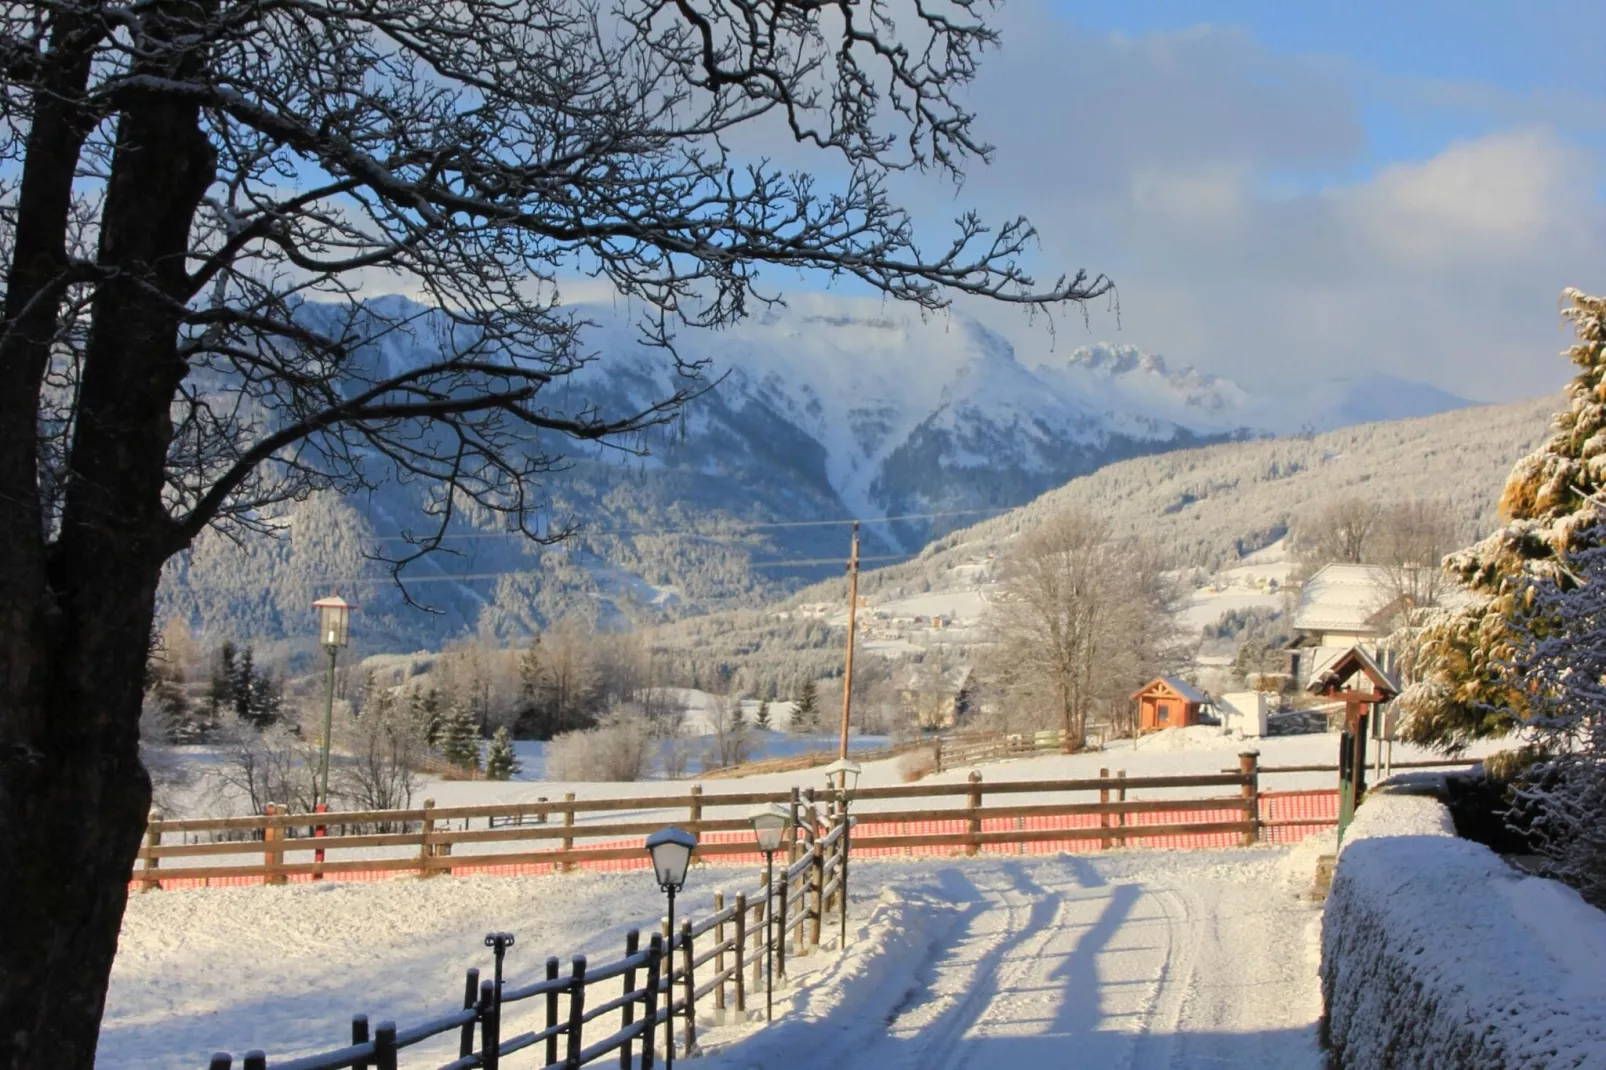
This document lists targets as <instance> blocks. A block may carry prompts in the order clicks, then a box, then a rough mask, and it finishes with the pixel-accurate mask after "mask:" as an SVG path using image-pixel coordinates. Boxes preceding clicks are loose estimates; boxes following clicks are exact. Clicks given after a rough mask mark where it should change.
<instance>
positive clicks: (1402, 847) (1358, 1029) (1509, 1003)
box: [1322, 790, 1606, 1070]
mask: <svg viewBox="0 0 1606 1070" xmlns="http://www.w3.org/2000/svg"><path fill="white" fill-rule="evenodd" d="M1322 996H1323V998H1324V1000H1325V1003H1326V1008H1327V1018H1326V1021H1325V1030H1324V1031H1325V1035H1326V1040H1327V1042H1328V1043H1329V1045H1330V1046H1331V1049H1332V1051H1333V1054H1334V1056H1335V1058H1336V1062H1337V1065H1338V1066H1339V1067H1341V1068H1355V1070H1360V1068H1366V1070H1373V1068H1387V1067H1402V1068H1403V1067H1459V1068H1464V1070H1477V1068H1484V1067H1488V1068H1491V1070H1503V1068H1510V1067H1547V1068H1549V1067H1606V913H1602V912H1601V911H1599V910H1597V909H1595V908H1594V907H1592V906H1590V905H1589V904H1587V903H1585V902H1584V901H1583V900H1582V899H1581V898H1579V896H1578V894H1577V893H1576V892H1574V891H1573V890H1572V889H1570V888H1568V887H1566V886H1564V885H1562V884H1558V883H1557V882H1555V881H1550V880H1542V879H1540V878H1537V877H1525V876H1522V875H1521V874H1519V873H1517V872H1516V871H1514V870H1512V869H1511V868H1510V867H1509V866H1508V865H1507V864H1506V863H1505V862H1504V861H1502V860H1501V859H1500V858H1499V856H1497V855H1496V854H1494V852H1492V851H1490V850H1489V849H1488V848H1486V847H1484V846H1482V845H1481V844H1477V843H1472V842H1470V841H1468V840H1462V839H1459V838H1457V837H1456V835H1455V831H1454V828H1453V826H1452V825H1451V822H1450V816H1449V812H1448V811H1447V810H1446V809H1445V808H1444V806H1443V804H1442V803H1440V802H1439V801H1438V800H1437V799H1435V798H1431V797H1427V796H1420V795H1406V794H1390V793H1388V792H1387V791H1386V790H1385V791H1382V792H1374V793H1373V794H1372V795H1371V796H1370V797H1369V798H1368V799H1367V801H1366V803H1365V805H1363V806H1362V807H1361V809H1360V811H1359V813H1358V814H1357V815H1356V818H1355V823H1354V824H1353V825H1351V826H1350V830H1349V832H1348V833H1347V834H1346V835H1345V838H1344V847H1343V850H1342V851H1341V852H1340V854H1339V858H1338V868H1337V870H1336V872H1335V874H1334V877H1333V886H1332V890H1331V892H1330V894H1329V896H1328V900H1327V910H1326V916H1325V918H1324V920H1323V924H1322Z"/></svg>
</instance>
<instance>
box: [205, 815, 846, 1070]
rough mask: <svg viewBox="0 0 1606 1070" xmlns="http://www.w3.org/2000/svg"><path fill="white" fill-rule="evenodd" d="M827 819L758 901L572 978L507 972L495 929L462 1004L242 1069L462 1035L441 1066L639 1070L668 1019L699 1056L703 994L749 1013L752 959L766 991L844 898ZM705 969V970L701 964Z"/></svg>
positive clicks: (637, 940) (246, 1060) (229, 1063)
mask: <svg viewBox="0 0 1606 1070" xmlns="http://www.w3.org/2000/svg"><path fill="white" fill-rule="evenodd" d="M817 817H818V815H817V814H813V815H810V818H809V820H807V821H806V822H805V824H803V825H802V826H801V827H800V829H801V834H798V835H793V836H792V837H791V839H790V842H789V843H788V845H787V849H786V857H787V860H788V861H787V864H786V865H785V866H783V867H782V868H781V870H780V871H779V873H778V874H777V876H778V879H777V881H776V883H775V885H774V886H773V887H766V886H765V885H764V884H763V883H762V882H761V883H760V885H759V887H758V888H757V889H755V890H754V892H753V894H752V896H751V898H750V897H749V895H748V893H746V892H742V893H738V894H737V895H736V897H735V899H734V900H733V901H732V902H731V903H730V905H728V906H727V905H726V904H725V897H724V893H723V892H717V893H715V896H714V911H713V913H711V914H709V915H708V916H706V917H703V918H687V919H685V920H683V921H682V922H681V923H680V926H679V929H678V931H676V932H673V933H671V932H670V931H669V921H668V919H667V918H666V919H665V920H664V922H663V931H662V932H659V933H653V934H652V935H651V937H650V938H649V940H648V943H647V946H646V947H642V946H641V934H640V931H639V930H634V929H633V930H631V931H630V932H629V933H628V934H627V935H626V937H625V949H624V954H623V955H622V956H621V957H620V958H618V959H615V960H613V961H612V962H608V963H605V964H603V965H601V966H592V965H590V964H589V963H588V962H587V959H586V956H584V955H575V956H573V957H572V958H571V959H570V963H569V973H568V975H567V976H562V975H561V966H562V963H561V960H560V959H558V958H557V957H556V956H554V957H551V958H548V959H547V960H546V971H545V977H544V978H541V979H538V980H535V981H530V982H526V983H524V984H520V985H511V986H510V985H508V984H507V983H506V982H504V981H503V980H502V966H503V956H504V954H505V953H506V951H507V949H508V948H510V947H512V946H514V943H515V941H514V939H513V937H512V936H511V935H510V934H506V933H492V934H489V935H487V936H486V938H485V942H486V945H487V946H489V947H493V948H494V955H495V969H494V975H493V977H492V978H489V979H482V978H481V977H480V971H479V970H478V969H470V970H469V971H468V972H467V974H466V976H465V978H464V984H463V1003H462V1008H461V1009H460V1010H456V1011H452V1012H450V1013H448V1014H443V1015H439V1016H437V1017H435V1018H431V1019H429V1020H427V1021H424V1022H420V1023H418V1024H416V1025H412V1026H409V1027H407V1028H405V1029H400V1028H398V1027H397V1025H396V1023H394V1022H391V1021H383V1022H380V1023H379V1024H378V1025H377V1026H376V1027H375V1028H374V1029H373V1030H372V1032H371V1033H370V1030H369V1018H368V1016H367V1015H365V1014H358V1015H355V1016H354V1017H353V1018H352V1020H351V1043H350V1044H348V1045H345V1046H343V1047H339V1048H334V1049H331V1050H329V1051H326V1052H323V1053H321V1054H318V1055H311V1056H303V1057H300V1058H295V1059H286V1060H273V1061H272V1062H271V1064H270V1060H269V1056H268V1055H267V1054H266V1053H265V1052H263V1051H260V1050H257V1051H250V1052H247V1053H245V1055H244V1056H243V1057H242V1058H241V1060H240V1065H241V1066H242V1067H243V1070H268V1068H269V1067H270V1065H271V1067H272V1068H273V1070H352V1068H355V1070H396V1066H397V1063H398V1055H399V1053H400V1052H401V1051H402V1050H404V1049H406V1048H409V1047H413V1046H415V1045H418V1044H422V1043H424V1042H426V1041H429V1040H431V1039H434V1038H437V1037H445V1036H448V1035H451V1034H453V1033H455V1034H456V1036H457V1039H458V1044H457V1058H456V1059H455V1060H452V1061H450V1062H447V1063H445V1064H444V1065H443V1067H442V1070H471V1068H484V1070H497V1068H498V1067H499V1066H500V1064H501V1060H502V1059H503V1058H505V1057H507V1056H509V1055H512V1054H514V1053H516V1052H520V1051H524V1050H526V1049H536V1050H537V1051H538V1052H539V1053H540V1054H539V1056H538V1058H541V1059H543V1061H541V1062H539V1063H536V1064H533V1065H540V1066H549V1067H557V1066H561V1067H565V1068H570V1067H581V1066H586V1065H588V1064H591V1063H594V1062H597V1061H599V1060H601V1059H603V1058H605V1057H607V1056H609V1055H611V1054H613V1053H614V1052H618V1057H619V1065H620V1067H622V1068H625V1070H629V1068H631V1067H637V1066H639V1067H642V1068H649V1067H651V1066H652V1065H653V1062H654V1059H655V1048H656V1047H657V1045H658V1043H659V1041H658V1037H657V1033H658V1027H659V1026H660V1025H662V1026H663V1034H662V1042H661V1043H662V1047H663V1050H664V1051H666V1052H667V1051H669V1050H671V1048H673V1047H675V1046H676V1043H677V1038H676V1036H675V1032H676V1027H677V1023H678V1026H679V1031H680V1034H681V1035H680V1037H679V1048H680V1050H682V1051H684V1052H687V1053H690V1052H691V1051H692V1050H693V1049H694V1047H695V1045H696V1039H697V1037H696V1028H697V1008H698V1004H699V1002H702V1001H706V1000H709V999H712V1002H713V1004H714V1009H715V1011H725V1010H727V1008H729V1009H730V1010H732V1011H733V1012H734V1013H736V1014H738V1015H745V1014H746V1013H747V995H748V991H749V988H748V983H747V982H748V968H749V967H751V968H752V985H753V986H754V987H757V985H758V984H759V978H760V976H761V973H760V970H761V967H762V966H763V965H764V964H765V961H766V956H767V955H770V954H773V956H774V968H775V973H776V976H777V977H783V978H784V976H785V970H786V957H787V948H786V945H787V941H788V939H789V938H790V939H791V941H792V945H793V946H792V954H793V955H794V956H795V955H804V954H809V953H812V952H813V951H815V950H817V949H818V948H819V945H820V934H821V921H822V919H823V917H824V916H825V915H826V914H827V913H829V912H830V911H831V910H832V909H833V908H834V907H836V906H837V905H838V903H837V899H836V897H837V896H839V895H841V894H844V893H843V891H842V889H843V882H842V878H843V876H844V874H845V867H844V865H843V853H844V852H843V847H844V843H845V842H846V840H847V836H846V834H845V826H844V822H843V821H842V820H841V819H840V816H837V817H836V818H835V819H834V821H833V823H832V825H831V827H830V829H829V831H825V830H824V828H823V826H822V825H821V824H819V823H818V821H817V820H815V818H817ZM637 850H638V851H639V850H640V848H639V847H638V848H637ZM700 850H701V847H699V851H700ZM771 911H773V912H774V915H775V921H776V932H777V936H778V938H777V939H776V941H775V942H774V943H773V944H772V945H768V946H767V945H766V944H765V942H764V940H763V937H764V933H765V931H766V923H767V922H768V921H769V920H770V919H769V913H770V912H771ZM789 929H790V933H789V932H788V930H789ZM710 934H712V938H711V939H710ZM677 952H678V954H677ZM710 966H711V969H710V968H709V967H710ZM704 970H707V972H706V975H705V974H704V973H702V972H700V971H704ZM699 978H701V979H702V980H701V983H700V984H699V983H698V980H699ZM614 980H618V981H619V991H618V994H617V995H611V996H610V995H609V994H608V993H605V992H601V991H600V990H599V989H600V986H603V985H604V984H605V983H606V982H610V981H614ZM638 982H639V983H638ZM525 1001H532V1002H533V1003H534V1005H535V1006H537V1007H543V1009H544V1018H543V1020H542V1024H541V1028H538V1029H530V1030H527V1031H525V1032H522V1033H518V1034H516V1035H514V1036H511V1037H503V1036H502V1022H503V1017H504V1009H505V1008H507V1007H509V1006H512V1005H515V1004H520V1003H524V1002H525ZM638 1010H639V1015H638V1013H637V1012H638ZM616 1014H617V1015H618V1016H619V1017H618V1024H617V1027H615V1028H611V1029H610V1028H609V1025H610V1023H608V1022H607V1021H606V1020H607V1019H609V1018H611V1017H612V1016H613V1015H616ZM476 1033H477V1034H478V1041H476V1039H475V1037H476ZM588 1041H589V1043H588ZM207 1065H208V1070H232V1068H233V1066H234V1057H233V1055H231V1054H229V1053H227V1052H219V1053H217V1054H215V1055H213V1056H212V1057H211V1061H210V1062H209V1063H208V1064H207Z"/></svg>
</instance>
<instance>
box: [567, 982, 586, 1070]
mask: <svg viewBox="0 0 1606 1070" xmlns="http://www.w3.org/2000/svg"><path fill="white" fill-rule="evenodd" d="M569 969H570V970H571V971H572V973H573V976H572V977H571V978H570V980H569V1027H568V1028H567V1029H566V1030H564V1032H565V1033H567V1034H568V1036H567V1037H566V1038H565V1039H566V1040H567V1041H568V1053H567V1054H566V1055H565V1056H564V1059H563V1065H564V1066H565V1067H567V1068H568V1070H578V1067H579V1066H580V1052H581V1051H583V1050H584V1045H582V1044H581V1043H580V1034H581V1032H582V1031H583V1030H584V1029H585V1014H586V957H585V956H584V955H576V956H574V958H572V959H570V960H569Z"/></svg>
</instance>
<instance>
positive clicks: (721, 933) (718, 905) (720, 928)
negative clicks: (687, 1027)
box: [714, 891, 741, 1023]
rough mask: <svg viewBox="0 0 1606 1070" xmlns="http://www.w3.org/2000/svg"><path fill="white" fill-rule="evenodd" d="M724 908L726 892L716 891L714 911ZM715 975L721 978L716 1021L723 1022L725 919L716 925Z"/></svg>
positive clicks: (715, 1008)
mask: <svg viewBox="0 0 1606 1070" xmlns="http://www.w3.org/2000/svg"><path fill="white" fill-rule="evenodd" d="M724 910H725V893H724V892H723V891H716V892H715V893H714V913H715V914H716V915H717V914H720V913H723V912H724ZM736 972H737V973H740V972H741V971H740V970H737V971H736ZM714 976H715V977H717V978H719V983H718V984H717V985H715V986H714V1011H715V1013H716V1021H719V1022H721V1023H723V1022H724V1020H725V1014H724V1011H725V923H724V922H723V921H721V922H718V923H717V924H715V926H714Z"/></svg>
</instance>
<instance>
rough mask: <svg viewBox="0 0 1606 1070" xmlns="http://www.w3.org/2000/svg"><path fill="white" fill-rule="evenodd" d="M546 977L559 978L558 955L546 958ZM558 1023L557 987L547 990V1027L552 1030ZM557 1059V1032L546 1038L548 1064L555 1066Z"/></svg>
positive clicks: (549, 1034)
mask: <svg viewBox="0 0 1606 1070" xmlns="http://www.w3.org/2000/svg"><path fill="white" fill-rule="evenodd" d="M546 979H547V980H548V981H556V980H557V979H558V957H557V956H556V955H553V956H551V957H550V958H548V959H547V960H546ZM557 1024H558V990H557V989H556V988H550V989H548V990H547V994H546V1027H547V1029H549V1030H550V1029H552V1028H553V1027H554V1026H556V1025H557ZM557 1061H558V1035H557V1034H556V1033H548V1034H547V1038H546V1064H547V1065H548V1066H553V1065H555V1064H556V1063H557Z"/></svg>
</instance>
